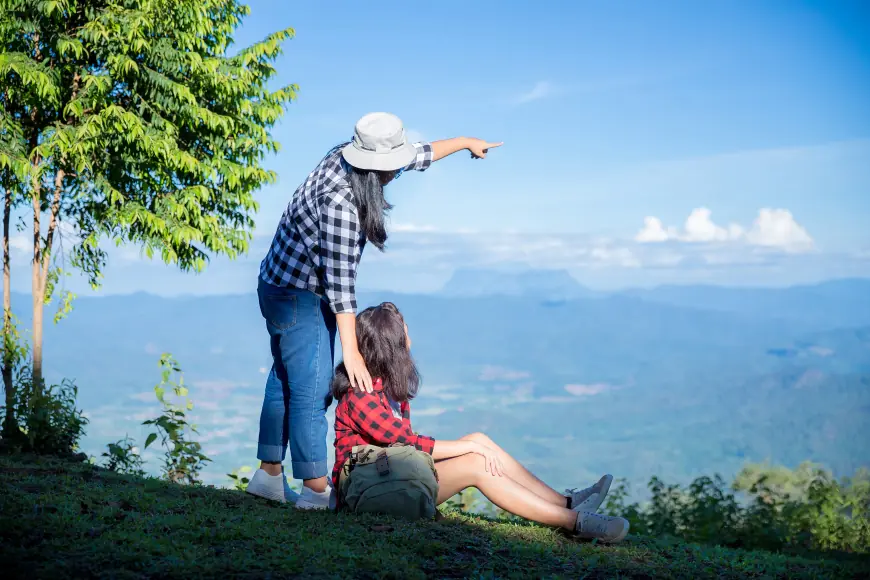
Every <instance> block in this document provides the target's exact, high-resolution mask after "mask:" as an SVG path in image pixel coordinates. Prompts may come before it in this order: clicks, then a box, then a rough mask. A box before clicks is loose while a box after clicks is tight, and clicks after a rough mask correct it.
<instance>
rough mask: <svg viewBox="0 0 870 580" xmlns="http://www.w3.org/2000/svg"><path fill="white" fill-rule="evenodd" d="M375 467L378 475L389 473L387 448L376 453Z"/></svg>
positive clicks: (382, 475)
mask: <svg viewBox="0 0 870 580" xmlns="http://www.w3.org/2000/svg"><path fill="white" fill-rule="evenodd" d="M375 468H376V469H377V470H378V475H380V476H381V477H384V476H387V475H389V474H390V461H389V459H387V450H386V449H385V450H383V451H381V452H380V453H378V458H377V459H375Z"/></svg>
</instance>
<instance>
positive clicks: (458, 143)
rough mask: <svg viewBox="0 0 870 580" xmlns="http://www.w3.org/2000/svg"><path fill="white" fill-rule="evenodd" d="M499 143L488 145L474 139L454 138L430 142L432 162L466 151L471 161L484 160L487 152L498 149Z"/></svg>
mask: <svg viewBox="0 0 870 580" xmlns="http://www.w3.org/2000/svg"><path fill="white" fill-rule="evenodd" d="M501 145H502V144H501V143H490V142H489V141H484V140H483V139H475V138H474V137H454V138H453V139H443V140H441V141H433V142H432V161H438V160H439V159H443V158H444V157H447V156H448V155H453V154H454V153H456V152H457V151H462V150H463V149H468V150H469V151H470V152H471V157H472V158H473V159H484V158H485V157H486V153H487V151H489V150H490V149H492V148H493V147H500V146H501Z"/></svg>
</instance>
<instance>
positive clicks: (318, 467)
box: [291, 461, 327, 479]
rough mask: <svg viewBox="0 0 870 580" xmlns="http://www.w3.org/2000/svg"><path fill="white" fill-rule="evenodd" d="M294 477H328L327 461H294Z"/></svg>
mask: <svg viewBox="0 0 870 580" xmlns="http://www.w3.org/2000/svg"><path fill="white" fill-rule="evenodd" d="M291 466H292V467H293V479H318V478H320V477H326V473H327V469H326V461H314V462H311V463H305V462H302V461H293V462H292V463H291Z"/></svg>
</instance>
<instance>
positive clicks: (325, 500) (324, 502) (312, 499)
mask: <svg viewBox="0 0 870 580" xmlns="http://www.w3.org/2000/svg"><path fill="white" fill-rule="evenodd" d="M331 498H332V488H331V487H327V488H326V490H325V491H321V492H317V491H314V490H313V489H311V488H308V487H303V488H302V493H301V494H299V499H297V500H296V507H297V508H299V509H301V510H325V509H329V505H330V500H331Z"/></svg>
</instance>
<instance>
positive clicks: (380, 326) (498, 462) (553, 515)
mask: <svg viewBox="0 0 870 580" xmlns="http://www.w3.org/2000/svg"><path fill="white" fill-rule="evenodd" d="M356 333H357V343H358V344H359V351H360V354H361V355H362V357H363V360H364V361H365V364H366V367H367V368H368V369H369V372H370V373H371V376H372V377H373V378H376V379H375V381H374V383H375V388H374V392H372V393H367V392H365V391H364V390H361V389H356V388H353V387H352V386H351V384H350V380H349V378H348V374H347V372H346V371H345V369H344V365H343V364H340V365H338V367H337V368H336V371H335V378H334V380H333V395H334V396H335V398H336V399H338V406H337V407H336V410H335V467H334V469H333V474H332V475H333V486H334V487H333V488H334V489H335V490H339V489H340V486H339V481H338V478H339V475H340V473H341V470H342V467H343V466H344V464H345V462H346V461H348V459H349V458H350V455H351V452H352V449H353V448H354V446H357V445H378V446H384V447H386V446H388V445H391V444H393V443H400V444H405V445H413V446H415V447H416V448H417V449H418V450H420V451H423V452H425V453H429V454H431V455H432V458H433V459H434V460H435V466H436V469H437V471H438V480H439V491H438V498H437V500H436V504H437V505H440V504H442V503H444V502H445V501H447V500H448V499H449V498H450V497H452V496H454V495H456V494H457V493H459V492H461V491H462V490H464V489H466V488H468V487H476V488H477V489H478V490H480V491H481V492H482V493H483V495H485V496H486V497H487V499H489V500H490V501H491V502H492V503H494V504H495V505H497V506H498V507H500V508H502V509H504V510H506V511H508V512H510V513H512V514H515V515H518V516H520V517H523V518H526V519H529V520H533V521H535V522H538V523H541V524H544V525H549V526H556V527H561V528H565V529H566V530H569V531H572V532H575V533H576V534H577V535H578V536H580V537H583V538H590V539H591V538H597V539H599V540H600V541H605V542H619V541H621V540H622V539H623V538H624V537H625V535H626V534H627V533H628V521H627V520H625V519H622V518H615V517H609V516H604V515H600V514H597V513H595V512H596V510H597V509H598V508H599V506H600V505H601V503H602V502H603V501H604V497H605V496H606V495H607V491H608V490H609V488H610V483H611V481H612V480H613V478H612V477H611V476H610V475H605V476H604V477H602V478H601V479H600V480H599V481H598V483H596V484H595V485H593V486H591V487H587V488H585V489H582V490H579V491H575V490H572V491H569V492H568V494H567V495H563V494H560V493H559V492H557V491H556V490H554V489H553V488H551V487H549V486H547V485H546V484H545V483H544V482H542V481H541V480H539V479H538V478H536V477H535V476H534V475H532V474H531V473H530V472H529V471H528V470H527V469H526V468H525V467H523V466H522V465H521V464H520V463H519V462H518V461H517V460H515V459H514V458H513V457H511V456H510V455H508V454H507V453H506V452H505V451H504V450H503V449H502V448H500V447H499V446H498V445H496V444H495V443H493V442H492V440H491V439H489V437H487V436H486V435H483V434H481V433H475V434H472V435H467V436H465V437H463V438H461V439H459V440H458V441H445V440H435V439H432V438H431V437H426V436H424V435H418V434H416V433H414V432H413V431H412V430H411V422H410V406H409V402H410V400H411V399H413V398H414V396H415V395H416V394H417V390H418V387H419V383H420V376H419V374H418V372H417V368H416V366H415V364H414V361H413V359H412V358H411V353H410V348H411V339H410V337H409V336H408V327H407V325H406V324H405V322H404V319H403V317H402V315H401V314H400V313H399V311H398V309H397V308H396V307H395V306H394V305H393V304H391V303H389V302H385V303H383V304H381V305H380V306H376V307H373V308H367V309H366V310H364V311H362V312H361V313H360V314H359V316H358V317H357V319H356ZM337 500H338V502H339V504H340V503H341V501H342V500H341V498H340V497H338V498H337Z"/></svg>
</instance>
